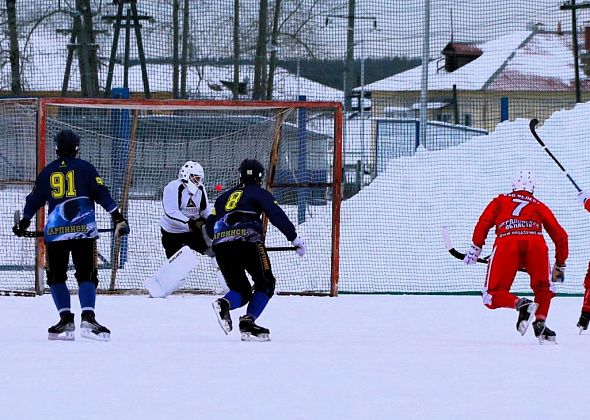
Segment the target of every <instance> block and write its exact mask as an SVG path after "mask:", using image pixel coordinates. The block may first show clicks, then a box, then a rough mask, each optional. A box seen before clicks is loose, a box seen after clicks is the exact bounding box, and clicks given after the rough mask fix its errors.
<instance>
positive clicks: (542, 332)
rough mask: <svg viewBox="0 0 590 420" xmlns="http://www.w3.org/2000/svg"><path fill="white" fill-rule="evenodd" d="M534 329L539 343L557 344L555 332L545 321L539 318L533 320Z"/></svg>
mask: <svg viewBox="0 0 590 420" xmlns="http://www.w3.org/2000/svg"><path fill="white" fill-rule="evenodd" d="M533 331H535V336H536V337H537V338H538V339H539V344H546V343H553V344H556V341H555V332H554V331H552V330H550V329H549V327H547V326H546V325H545V321H542V320H538V321H535V322H533Z"/></svg>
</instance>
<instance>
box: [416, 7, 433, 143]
mask: <svg viewBox="0 0 590 420" xmlns="http://www.w3.org/2000/svg"><path fill="white" fill-rule="evenodd" d="M422 30H423V36H422V83H421V85H422V87H421V89H420V136H419V137H418V141H417V142H416V148H418V146H419V145H420V144H424V143H425V141H426V124H427V123H428V60H429V56H430V0H424V28H423V29H422Z"/></svg>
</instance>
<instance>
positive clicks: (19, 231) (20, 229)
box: [12, 216, 31, 238]
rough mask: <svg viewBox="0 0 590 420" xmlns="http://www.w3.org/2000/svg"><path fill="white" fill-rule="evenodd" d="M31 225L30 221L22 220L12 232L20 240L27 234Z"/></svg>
mask: <svg viewBox="0 0 590 420" xmlns="http://www.w3.org/2000/svg"><path fill="white" fill-rule="evenodd" d="M17 217H18V216H17ZM30 225H31V221H30V220H29V219H20V220H19V222H18V223H17V224H15V225H14V226H13V227H12V232H13V233H14V234H15V235H16V236H18V237H19V238H20V237H21V236H23V235H24V234H25V232H26V231H27V228H28V227H29V226H30Z"/></svg>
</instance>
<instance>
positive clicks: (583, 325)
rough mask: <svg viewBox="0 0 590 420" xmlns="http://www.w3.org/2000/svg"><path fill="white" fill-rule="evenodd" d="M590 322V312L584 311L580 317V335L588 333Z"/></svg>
mask: <svg viewBox="0 0 590 420" xmlns="http://www.w3.org/2000/svg"><path fill="white" fill-rule="evenodd" d="M589 322H590V312H584V311H582V314H581V315H580V319H579V320H578V328H579V329H580V334H582V331H586V330H587V329H588V323H589Z"/></svg>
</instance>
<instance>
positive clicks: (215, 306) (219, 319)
mask: <svg viewBox="0 0 590 420" xmlns="http://www.w3.org/2000/svg"><path fill="white" fill-rule="evenodd" d="M212 306H213V310H214V311H215V316H216V317H217V322H219V326H220V327H221V329H222V330H223V332H224V333H225V335H228V334H229V333H230V331H231V329H232V327H231V325H230V324H229V322H227V321H226V320H225V319H223V318H222V317H221V315H219V313H220V312H221V308H220V307H219V304H218V303H217V301H214V302H213V303H212Z"/></svg>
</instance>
